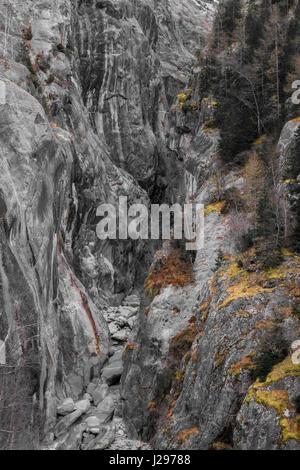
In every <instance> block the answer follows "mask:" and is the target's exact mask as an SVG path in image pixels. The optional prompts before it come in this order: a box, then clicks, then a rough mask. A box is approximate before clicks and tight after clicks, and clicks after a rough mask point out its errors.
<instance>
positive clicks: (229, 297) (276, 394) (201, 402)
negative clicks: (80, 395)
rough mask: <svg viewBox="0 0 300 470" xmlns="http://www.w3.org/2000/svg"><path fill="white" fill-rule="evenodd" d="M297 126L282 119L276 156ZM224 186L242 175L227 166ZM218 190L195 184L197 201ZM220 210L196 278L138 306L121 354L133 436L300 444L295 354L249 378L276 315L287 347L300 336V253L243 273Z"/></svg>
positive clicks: (169, 441) (212, 212)
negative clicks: (297, 309)
mask: <svg viewBox="0 0 300 470" xmlns="http://www.w3.org/2000/svg"><path fill="white" fill-rule="evenodd" d="M297 126H298V123H296V122H289V123H287V124H286V125H285V127H284V129H283V132H282V137H281V139H280V140H279V145H278V151H279V157H280V156H281V158H286V155H285V156H284V155H283V154H282V149H283V148H285V154H288V148H289V146H292V145H293V138H294V137H293V136H294V135H295V132H296V128H297ZM198 132H201V129H200V130H199V131H198ZM288 138H289V142H287V139H288ZM195 139H199V137H198V136H197V135H196V137H195ZM212 139H213V140H214V136H213V135H212ZM284 144H287V147H285V146H284ZM280 152H281V153H280ZM204 158H206V157H205V153H203V156H202V159H204ZM212 164H213V163H212ZM223 184H224V187H225V188H232V187H243V177H242V178H241V177H240V176H239V175H238V174H236V175H234V174H233V173H232V172H231V173H229V174H228V175H227V176H226V177H225V180H224V182H223ZM216 190H217V186H216V183H214V182H212V181H209V182H208V183H207V182H205V183H204V184H201V182H200V188H199V189H198V190H197V199H199V201H204V202H205V201H207V202H208V201H209V198H210V197H211V196H212V194H213V193H214V191H216ZM207 198H208V199H207ZM220 208H221V207H220V205H219V204H218V203H217V204H215V205H208V206H207V210H206V216H205V234H206V239H205V246H204V248H203V249H202V250H200V251H198V253H197V256H196V259H195V262H194V265H193V266H194V275H195V278H194V282H193V283H192V284H190V285H186V286H184V287H173V286H168V287H166V288H164V289H163V290H162V291H161V292H160V293H159V294H157V295H156V296H154V298H153V296H152V298H150V299H147V297H146V298H145V299H144V301H143V302H142V307H141V309H140V313H139V320H138V325H139V329H138V331H137V334H136V337H135V338H134V340H133V341H134V343H133V344H134V347H133V348H132V349H131V350H130V351H128V354H127V355H126V356H125V362H124V373H123V375H122V381H121V398H122V401H123V416H124V418H125V420H126V423H127V425H128V426H129V429H130V431H131V433H132V435H135V436H139V437H141V438H142V439H144V440H146V441H149V440H150V441H151V442H152V445H153V447H154V448H156V449H178V448H182V449H210V448H222V449H224V448H226V447H229V448H234V449H278V448H284V449H299V429H298V424H297V422H298V420H299V414H297V411H296V402H297V396H298V395H297V394H298V391H299V385H300V379H299V364H296V363H295V362H292V359H291V354H292V350H291V349H290V353H289V355H288V357H287V358H286V359H285V360H284V361H283V362H281V363H280V364H278V365H276V366H275V367H274V369H273V371H272V372H271V373H270V374H269V375H268V377H267V379H266V381H261V382H260V381H256V382H255V383H254V384H253V379H252V378H251V370H252V369H253V367H254V363H253V361H252V358H253V356H255V353H256V351H257V348H258V345H259V343H260V341H261V339H262V338H263V337H264V335H265V334H266V331H268V329H270V328H271V327H272V322H273V320H274V312H275V313H276V314H282V315H283V320H282V322H281V328H282V331H283V335H284V337H285V338H286V340H287V343H288V344H289V345H292V344H293V342H294V341H295V340H297V338H298V336H299V320H298V319H297V317H295V316H292V315H291V314H290V312H291V305H293V302H294V301H295V299H296V297H297V295H298V293H299V272H300V271H299V266H300V265H299V262H300V260H299V256H298V257H297V256H293V255H292V254H290V253H286V255H285V259H284V260H283V263H282V264H281V266H280V267H279V268H276V269H273V270H270V271H268V272H260V273H259V274H258V273H254V272H253V273H252V274H251V272H249V271H248V272H247V271H246V270H244V269H242V268H241V267H239V265H238V264H237V257H235V256H234V254H235V253H236V252H237V251H238V249H237V247H236V246H235V243H236V239H235V237H234V236H233V233H232V230H231V229H230V224H229V223H228V216H227V215H223V214H222V213H221V212H220ZM220 249H221V250H222V253H223V255H222V256H224V257H225V260H224V261H223V262H222V267H221V268H220V267H219V266H218V264H217V259H218V253H219V250H220ZM295 296H296V297H295ZM297 390H298V391H297ZM220 446H221V447H220Z"/></svg>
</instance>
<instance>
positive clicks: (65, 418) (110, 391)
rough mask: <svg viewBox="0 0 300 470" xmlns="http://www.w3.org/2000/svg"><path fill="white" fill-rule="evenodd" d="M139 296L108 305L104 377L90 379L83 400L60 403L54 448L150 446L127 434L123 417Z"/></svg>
mask: <svg viewBox="0 0 300 470" xmlns="http://www.w3.org/2000/svg"><path fill="white" fill-rule="evenodd" d="M139 303H140V302H139V298H138V297H137V296H135V295H131V296H128V297H127V298H126V299H125V300H124V302H123V304H122V305H120V306H118V307H108V308H107V309H106V310H105V311H104V312H103V314H104V316H105V318H106V320H107V322H108V324H109V329H110V333H111V347H110V351H109V359H108V361H107V363H106V364H105V366H104V368H103V369H102V373H101V377H99V378H95V379H93V380H92V382H90V383H89V384H88V385H87V387H86V390H85V393H84V395H83V397H82V399H81V400H79V401H76V402H74V400H73V399H72V398H66V399H65V400H63V402H62V403H60V404H59V405H58V406H57V410H56V411H57V416H58V422H57V424H56V426H55V429H54V436H53V438H54V441H53V442H54V444H53V445H51V448H53V449H61V450H62V449H64V450H72V449H82V450H102V449H128V450H135V449H140V448H143V449H145V448H147V446H146V445H145V444H143V443H141V442H140V441H135V440H131V439H129V438H128V437H127V435H126V428H125V424H124V422H123V420H122V410H121V403H120V394H119V385H118V384H119V382H120V378H121V375H122V372H123V360H122V356H123V352H124V349H125V342H127V341H128V340H129V339H130V337H131V335H132V333H133V328H134V323H135V317H136V315H137V314H138V311H139Z"/></svg>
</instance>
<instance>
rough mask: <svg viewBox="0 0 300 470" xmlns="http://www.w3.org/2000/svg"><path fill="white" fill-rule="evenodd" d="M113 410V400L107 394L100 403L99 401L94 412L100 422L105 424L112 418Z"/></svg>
mask: <svg viewBox="0 0 300 470" xmlns="http://www.w3.org/2000/svg"><path fill="white" fill-rule="evenodd" d="M114 411H115V404H114V400H113V399H112V397H111V396H109V395H108V396H107V397H105V398H104V400H102V401H101V403H99V405H98V406H97V410H96V413H95V414H96V416H97V418H98V419H99V420H100V423H101V424H106V423H108V422H109V421H110V420H111V419H112V417H113V414H114Z"/></svg>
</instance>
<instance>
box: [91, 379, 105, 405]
mask: <svg viewBox="0 0 300 470" xmlns="http://www.w3.org/2000/svg"><path fill="white" fill-rule="evenodd" d="M107 395H108V385H107V384H106V383H104V384H101V385H98V386H97V387H96V388H95V390H94V391H93V392H92V398H93V401H94V405H95V406H97V405H99V403H100V402H101V401H102V400H104V398H105V397H106V396H107Z"/></svg>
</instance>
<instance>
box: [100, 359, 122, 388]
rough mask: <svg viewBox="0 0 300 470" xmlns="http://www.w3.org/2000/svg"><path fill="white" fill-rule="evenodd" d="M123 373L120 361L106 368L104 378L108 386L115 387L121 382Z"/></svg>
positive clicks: (103, 371) (103, 372) (103, 373)
mask: <svg viewBox="0 0 300 470" xmlns="http://www.w3.org/2000/svg"><path fill="white" fill-rule="evenodd" d="M122 373H123V365H122V362H120V361H119V362H114V363H112V364H110V365H107V366H106V367H104V369H103V370H102V377H103V378H104V379H105V380H106V382H107V384H108V385H114V384H116V383H118V382H119V381H120V378H121V375H122Z"/></svg>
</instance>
